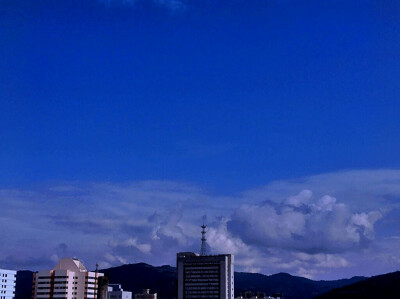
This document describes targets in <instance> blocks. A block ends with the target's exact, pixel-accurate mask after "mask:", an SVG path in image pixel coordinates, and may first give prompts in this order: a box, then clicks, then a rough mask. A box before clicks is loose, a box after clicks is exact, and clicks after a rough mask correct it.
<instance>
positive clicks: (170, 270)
mask: <svg viewBox="0 0 400 299" xmlns="http://www.w3.org/2000/svg"><path fill="white" fill-rule="evenodd" d="M99 272H102V273H104V274H106V275H107V276H108V277H109V279H110V283H118V284H121V285H122V288H123V289H124V290H126V291H130V292H132V293H133V294H136V293H139V292H141V291H142V289H150V291H151V292H152V293H157V295H158V296H157V298H161V299H162V298H174V297H175V296H176V290H177V289H176V270H175V268H174V267H170V266H161V267H154V266H151V265H148V264H145V263H139V264H129V265H122V266H119V267H114V268H109V269H104V270H99Z"/></svg>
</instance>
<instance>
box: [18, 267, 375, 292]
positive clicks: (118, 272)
mask: <svg viewBox="0 0 400 299" xmlns="http://www.w3.org/2000/svg"><path fill="white" fill-rule="evenodd" d="M99 272H101V273H104V274H106V275H107V276H108V277H109V278H110V283H118V284H121V285H122V288H123V289H124V290H126V291H131V292H133V294H135V293H139V292H140V291H141V290H142V289H145V288H149V289H151V292H156V293H157V294H158V298H159V299H173V298H175V297H176V290H177V283H176V268H175V267H173V266H169V265H162V266H152V265H149V264H146V263H135V264H124V265H120V266H115V267H111V268H107V269H101V270H99ZM32 273H33V272H32V271H28V270H24V271H18V272H17V286H16V294H15V299H30V295H31V287H32ZM366 279H367V278H366V277H362V276H355V277H352V278H349V279H338V280H312V279H308V278H304V277H298V276H294V275H291V274H289V273H284V272H280V273H276V274H271V275H265V274H261V273H248V272H235V296H238V295H240V294H241V293H244V292H245V291H252V292H264V293H265V294H266V295H271V294H273V293H283V295H284V298H285V299H292V298H296V299H311V298H314V297H317V296H320V295H322V294H324V293H327V292H329V291H332V290H334V289H336V288H341V287H344V286H347V285H350V284H353V283H357V282H360V281H363V280H366Z"/></svg>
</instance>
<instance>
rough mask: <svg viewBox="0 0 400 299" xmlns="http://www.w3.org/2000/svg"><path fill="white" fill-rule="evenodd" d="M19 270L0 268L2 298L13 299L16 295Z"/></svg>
mask: <svg viewBox="0 0 400 299" xmlns="http://www.w3.org/2000/svg"><path fill="white" fill-rule="evenodd" d="M16 277H17V271H12V270H3V269H0V280H1V284H0V299H13V298H14V297H15V281H16Z"/></svg>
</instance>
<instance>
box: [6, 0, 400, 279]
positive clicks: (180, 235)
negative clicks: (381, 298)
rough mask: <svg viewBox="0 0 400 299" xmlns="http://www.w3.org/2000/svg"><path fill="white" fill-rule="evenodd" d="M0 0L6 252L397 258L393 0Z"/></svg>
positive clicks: (32, 259)
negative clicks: (204, 245) (204, 244)
mask: <svg viewBox="0 0 400 299" xmlns="http://www.w3.org/2000/svg"><path fill="white" fill-rule="evenodd" d="M0 8H1V10H0V24H1V25H2V28H5V30H3V31H2V32H1V33H0V40H1V41H2V46H1V47H0V55H1V57H3V59H1V60H0V81H1V82H2V84H0V205H1V207H0V208H1V210H0V236H1V237H2V239H4V240H6V242H3V243H2V244H0V268H5V269H16V270H22V269H29V270H35V271H36V270H41V269H47V268H49V267H50V266H51V265H53V264H54V262H55V261H58V260H59V259H60V258H62V257H65V256H70V257H74V256H76V257H78V258H79V259H81V260H82V261H83V262H84V264H85V265H86V266H87V267H88V269H89V268H92V269H94V267H95V265H96V263H99V265H100V267H102V268H107V267H111V266H117V265H121V264H124V263H137V262H146V263H149V264H152V265H162V264H169V265H174V263H175V257H176V253H177V252H183V251H191V252H199V251H200V244H201V242H200V238H201V234H200V231H201V228H200V225H201V224H202V223H203V219H205V222H206V224H207V226H208V232H207V239H208V240H207V241H208V244H209V246H210V250H211V252H212V253H215V254H219V253H224V254H225V253H226V254H228V253H229V254H234V255H235V269H236V270H238V271H248V272H260V273H263V274H274V273H277V272H287V273H290V274H293V275H299V276H303V277H309V278H313V279H339V278H346V277H351V276H357V275H364V276H371V275H376V274H382V273H387V272H391V271H396V270H398V269H399V268H400V256H399V254H398V252H399V250H400V232H399V230H400V189H399V186H400V152H399V151H400V119H399V117H398V116H399V115H400V100H399V97H400V84H398V82H399V80H400V66H399V62H400V60H399V59H398V53H399V52H400V34H399V31H398V29H397V28H399V26H400V24H399V23H400V7H399V5H398V4H397V2H396V1H385V3H382V1H361V0H349V1H340V0H326V1H317V0H311V1H305V0H287V1H279V0H265V1H264V0H255V1H242V0H235V1H233V0H214V1H211V0H204V1H194V0H131V1H128V0H85V1H83V0H81V1H76V0H72V1H50V0H44V1H27V0H18V1H0ZM366 265H368V267H366Z"/></svg>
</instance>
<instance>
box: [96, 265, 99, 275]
mask: <svg viewBox="0 0 400 299" xmlns="http://www.w3.org/2000/svg"><path fill="white" fill-rule="evenodd" d="M97 272H99V264H98V263H96V273H97Z"/></svg>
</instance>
